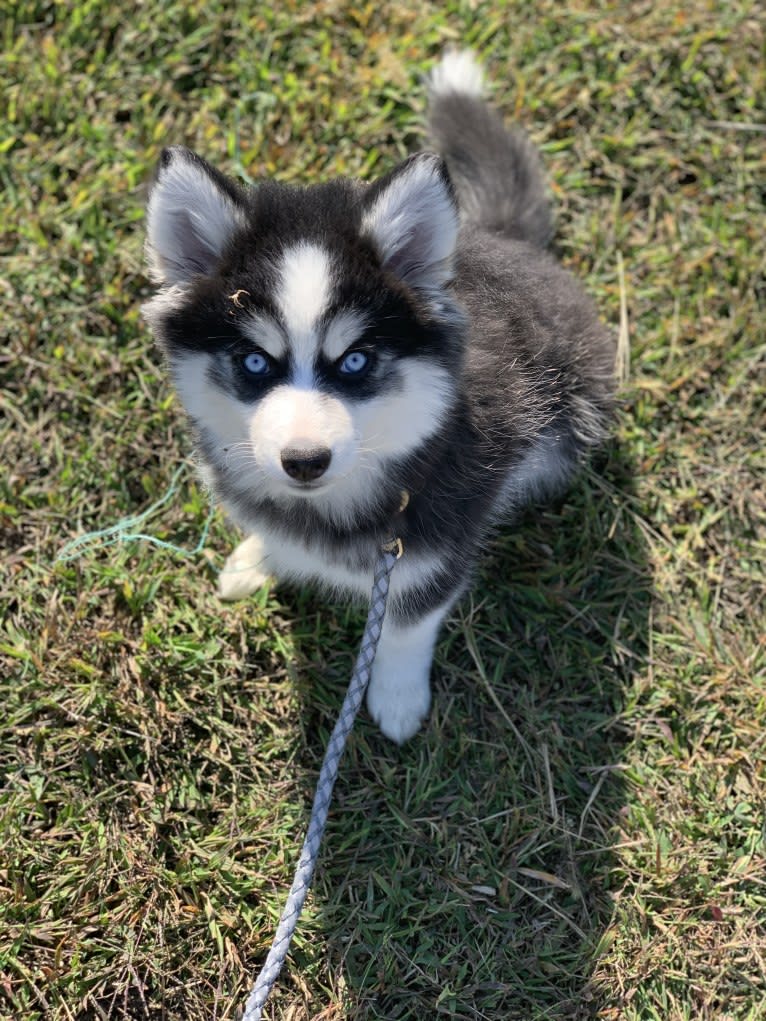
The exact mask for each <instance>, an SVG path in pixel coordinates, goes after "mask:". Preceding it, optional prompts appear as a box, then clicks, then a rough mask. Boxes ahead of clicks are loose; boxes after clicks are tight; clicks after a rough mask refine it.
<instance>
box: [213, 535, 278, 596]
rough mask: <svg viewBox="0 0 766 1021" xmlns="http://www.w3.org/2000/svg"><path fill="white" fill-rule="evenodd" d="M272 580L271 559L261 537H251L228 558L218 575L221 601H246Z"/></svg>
mask: <svg viewBox="0 0 766 1021" xmlns="http://www.w3.org/2000/svg"><path fill="white" fill-rule="evenodd" d="M270 579H271V573H270V569H269V558H268V555H267V553H266V550H265V549H264V544H263V540H262V539H261V537H260V536H259V535H249V536H248V537H247V538H246V539H245V540H244V542H241V543H240V544H239V546H237V548H236V549H235V550H234V552H233V553H231V554H230V555H229V556H228V557H227V558H226V563H225V564H224V565H223V570H222V571H221V573H220V574H219V575H218V595H219V597H220V598H221V599H224V600H227V601H228V600H232V599H244V597H245V596H249V595H252V594H253V592H256V591H257V590H258V589H259V588H261V587H262V586H263V585H265V584H266V583H267V582H268V581H269V580H270Z"/></svg>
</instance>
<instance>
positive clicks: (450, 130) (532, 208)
mask: <svg viewBox="0 0 766 1021" xmlns="http://www.w3.org/2000/svg"><path fill="white" fill-rule="evenodd" d="M428 87H429V103H428V127H429V133H430V136H431V139H432V141H433V143H434V145H435V147H436V149H437V150H438V151H439V152H440V153H441V154H442V155H443V156H444V159H445V160H446V162H447V168H448V170H449V173H450V177H451V178H452V182H453V184H454V186H455V191H456V192H457V197H458V203H459V205H460V212H461V215H462V217H463V219H464V220H465V221H467V222H468V223H473V224H475V225H476V226H478V227H481V228H483V229H484V230H488V231H492V232H494V233H497V234H503V235H505V236H506V237H509V238H517V239H520V240H522V241H531V242H532V243H533V244H535V245H538V246H540V247H544V246H545V245H547V243H548V241H549V240H550V238H551V235H552V233H553V222H552V217H551V211H550V206H549V204H548V200H547V198H546V196H545V187H544V181H543V173H542V168H541V166H540V160H539V158H538V155H537V151H536V149H535V148H534V147H533V145H532V143H531V142H530V141H529V139H528V138H527V136H526V135H525V134H524V133H523V132H522V131H521V130H519V129H514V130H511V131H508V130H507V129H506V128H505V126H504V125H503V122H502V121H501V119H500V117H499V115H498V114H497V113H496V112H495V110H493V109H492V108H491V107H490V106H489V105H488V104H487V103H486V102H485V100H484V98H483V95H484V75H483V72H482V69H481V67H480V65H479V64H478V63H477V61H476V59H475V57H474V55H473V54H472V53H471V52H470V51H468V50H464V51H462V52H448V53H446V54H445V56H444V57H443V58H442V60H441V61H440V62H439V64H437V65H436V67H435V68H434V70H433V71H432V72H431V75H430V77H429V80H428Z"/></svg>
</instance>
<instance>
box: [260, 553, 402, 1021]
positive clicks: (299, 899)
mask: <svg viewBox="0 0 766 1021" xmlns="http://www.w3.org/2000/svg"><path fill="white" fill-rule="evenodd" d="M401 555H402V545H401V542H400V541H399V540H398V539H397V540H395V541H394V542H393V543H388V544H386V545H385V546H384V547H383V549H382V551H381V554H380V558H379V559H378V563H377V565H376V567H375V578H374V581H373V584H372V594H371V596H370V610H369V613H368V614H367V624H366V625H365V628H364V634H363V635H362V642H361V645H360V647H359V654H358V656H357V658H356V665H355V666H354V672H353V674H352V675H351V683H350V684H349V686H348V691H347V692H346V697H345V699H344V700H343V705H342V707H341V710H340V716H339V717H338V722H337V723H336V724H335V728H334V730H333V732H332V735H331V736H330V742H329V744H328V745H327V751H326V752H325V756H324V761H323V762H322V768H321V770H320V772H319V780H318V782H317V789H316V794H315V795H314V804H313V806H312V808H311V819H310V820H309V828H308V833H307V834H306V839H305V841H304V842H303V850H302V851H301V856H300V860H299V861H298V868H297V869H296V871H295V879H294V880H293V885H292V886H291V887H290V893H289V894H288V895H287V903H286V904H285V907H284V911H283V912H282V917H281V918H280V919H279V925H278V926H277V931H276V934H275V936H274V942H273V943H272V945H271V950H269V954H268V957H267V958H266V963H265V964H264V965H263V967H262V968H261V972H260V974H259V975H258V978H257V979H256V980H255V985H254V986H253V990H252V992H251V993H250V996H249V997H248V1000H247V1003H246V1004H245V1013H244V1014H243V1016H242V1021H259V1018H260V1016H261V1010H262V1009H263V1005H264V1003H265V1002H266V998H267V997H268V995H269V993H270V992H271V989H272V986H273V985H274V983H275V982H276V980H277V976H278V975H279V972H280V970H281V968H282V965H283V964H284V963H285V958H286V957H287V951H288V949H289V947H290V941H291V940H292V938H293V933H294V932H295V927H296V925H297V924H298V917H299V916H300V913H301V909H302V908H303V902H304V901H305V900H306V894H307V893H308V889H309V886H310V885H311V877H312V876H313V874H314V866H315V865H316V861H317V856H318V854H319V845H320V843H321V841H322V834H323V833H324V828H325V823H326V822H327V814H328V812H329V810H330V798H331V797H332V789H333V787H334V786H335V779H336V777H337V775H338V765H339V764H340V758H341V755H343V749H344V748H345V747H346V738H347V737H348V735H349V734H350V733H351V728H352V727H353V726H354V720H355V719H356V714H357V713H358V712H359V707H360V706H361V704H362V699H363V698H364V693H365V691H366V690H367V685H368V684H369V681H370V672H371V670H372V664H373V662H374V660H375V653H376V651H377V648H378V642H379V641H380V635H381V631H382V629H383V618H384V616H385V613H386V600H387V599H388V586H389V583H390V580H391V571H392V570H393V568H394V564H395V563H396V561H397V560H398V559H399V557H400V556H401Z"/></svg>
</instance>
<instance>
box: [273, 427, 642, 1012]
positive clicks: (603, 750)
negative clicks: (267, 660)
mask: <svg viewBox="0 0 766 1021" xmlns="http://www.w3.org/2000/svg"><path fill="white" fill-rule="evenodd" d="M603 460H604V463H603V464H600V465H598V466H597V467H598V472H597V473H596V472H592V473H588V474H586V475H584V476H583V477H582V478H581V479H580V481H579V482H578V483H576V484H575V486H574V488H573V490H572V491H571V492H570V494H569V496H568V498H567V499H566V501H565V502H563V503H562V504H561V505H560V506H558V507H555V508H552V509H551V508H536V509H534V510H532V511H530V512H528V513H527V515H526V516H525V518H524V519H523V520H522V521H520V522H519V523H518V524H517V526H516V527H509V528H506V529H505V530H504V531H503V533H502V534H501V535H500V537H499V538H498V539H497V541H496V542H495V543H494V544H493V548H492V550H491V551H490V554H489V556H488V557H487V558H486V559H485V562H484V566H483V569H482V572H481V576H480V578H479V579H478V581H477V584H476V585H475V587H474V590H473V593H472V595H471V596H470V597H469V598H468V599H466V600H464V602H463V604H462V605H461V606H460V607H459V609H458V610H457V612H456V613H455V615H454V616H453V619H452V622H451V623H450V625H449V626H448V628H447V629H446V633H445V635H444V638H443V640H442V642H441V644H440V647H439V651H438V653H437V669H436V675H435V691H434V695H435V698H434V709H433V713H432V718H431V720H430V722H429V724H428V726H427V728H426V729H425V730H424V731H423V732H422V733H421V734H420V735H419V736H418V737H416V738H415V739H414V740H413V741H411V742H410V743H409V744H407V745H406V746H405V747H404V748H402V749H397V748H395V747H393V746H392V745H390V744H389V743H388V742H386V741H385V739H383V738H382V737H381V736H380V735H379V734H378V733H377V732H376V730H375V728H374V727H373V725H372V724H371V723H370V722H369V721H368V720H366V719H365V720H360V721H359V722H358V723H357V728H356V732H355V733H354V735H353V736H352V739H351V744H350V748H349V750H348V751H347V753H346V757H345V759H344V762H343V764H342V767H341V776H340V778H339V781H338V785H337V787H336V792H335V800H334V805H333V808H332V810H331V819H330V822H329V824H328V829H327V832H326V834H325V840H324V845H323V850H322V857H321V860H320V864H319V868H318V870H317V875H316V878H315V883H314V893H313V904H314V908H313V911H314V917H313V919H312V922H311V923H310V925H311V927H312V928H314V926H316V928H315V929H314V932H315V938H314V940H313V941H311V940H306V941H304V940H300V939H299V940H297V941H296V945H295V947H294V950H293V952H292V956H291V963H290V965H289V966H288V968H287V969H286V971H285V973H283V976H282V979H281V980H280V985H281V986H282V988H283V989H285V990H286V986H288V985H290V984H292V983H295V984H296V985H297V986H298V987H301V986H303V988H304V989H305V985H304V984H303V983H304V982H305V977H306V975H310V974H311V973H312V972H313V973H314V974H319V973H322V974H323V975H324V976H325V978H324V980H323V981H322V983H321V984H322V985H323V986H324V990H325V991H324V992H322V993H319V996H320V998H321V997H322V996H324V1005H326V1004H327V1002H328V999H330V998H331V999H332V1000H334V1001H335V1002H336V1003H338V1004H343V1007H342V1008H340V1009H342V1013H341V1014H333V1015H332V1016H342V1017H344V1018H359V1019H361V1018H385V1019H387V1021H393V1019H400V1018H402V1019H404V1018H416V1017H423V1016H426V1017H433V1016H445V1017H450V1018H460V1019H462V1018H465V1019H469V1018H471V1019H473V1018H492V1019H498V1021H499V1019H520V1021H521V1019H524V1021H532V1019H538V1018H551V1019H552V1018H555V1019H565V1018H566V1019H575V1018H578V1019H579V1018H587V1017H592V1016H594V1015H595V1014H596V1013H597V1012H598V1011H599V1009H600V1008H601V1007H605V1006H606V1005H607V1003H608V999H609V991H608V990H604V989H601V988H599V987H598V985H597V983H595V982H594V981H593V980H592V974H593V969H594V965H595V962H596V960H597V958H598V954H599V949H600V948H601V947H602V946H604V945H605V944H606V942H607V940H608V937H607V931H608V927H609V923H610V917H611V913H612V907H611V900H610V894H611V893H612V891H613V890H614V889H615V888H616V886H617V885H618V883H619V877H618V875H617V872H616V869H615V865H616V862H615V860H614V856H613V853H612V850H611V849H612V848H613V847H614V844H615V843H617V842H619V839H620V836H619V826H620V818H621V809H622V807H623V783H622V777H621V757H622V756H621V749H622V747H623V745H624V742H625V739H626V735H625V734H624V733H623V732H622V731H621V728H620V710H621V707H622V706H623V704H624V702H625V699H626V698H629V697H630V694H629V693H630V689H631V687H632V685H633V673H634V670H635V669H636V667H637V665H639V664H641V663H642V662H643V660H644V658H645V653H646V648H647V640H646V635H647V626H648V614H649V605H650V598H651V583H650V574H649V568H648V564H647V557H646V553H645V547H644V540H643V537H642V534H641V532H640V529H639V528H638V526H637V524H636V520H635V516H634V514H633V513H632V511H631V466H630V465H629V464H628V462H627V461H626V459H625V455H624V453H623V451H622V450H621V449H620V447H619V446H618V445H617V443H614V444H613V445H612V447H611V449H609V450H608V451H607V452H606V454H605V456H604V459H603ZM295 607H296V614H297V615H298V617H302V619H303V621H304V622H306V623H307V622H308V621H309V620H310V619H311V618H312V617H313V614H314V613H315V612H316V613H320V612H321V609H320V605H319V603H315V602H314V600H311V599H306V598H305V597H300V596H299V597H296V603H295ZM325 612H326V609H325ZM338 620H339V621H341V630H345V628H346V627H348V633H347V635H346V638H347V643H348V645H352V644H353V643H354V642H355V640H356V637H358V629H359V626H360V625H359V622H358V619H357V618H355V617H350V618H349V617H346V618H345V623H342V622H343V617H342V615H341V616H339V618H338ZM301 644H303V643H302V642H301ZM339 644H340V643H339ZM343 644H345V643H343ZM305 651H306V654H307V656H308V657H312V652H311V650H309V649H308V648H306V650H305ZM327 655H328V660H327V661H326V663H325V664H324V667H323V670H322V671H321V675H320V672H318V671H316V672H313V671H312V669H311V668H309V669H308V671H307V674H308V676H307V679H306V683H305V687H304V685H301V688H302V697H303V700H304V701H305V705H304V719H305V721H306V726H307V731H306V733H307V734H308V735H309V745H311V746H313V747H311V748H310V750H308V749H307V755H308V756H309V757H310V761H306V762H305V765H306V767H307V769H308V771H309V772H308V775H309V776H311V775H315V772H316V770H317V769H318V765H319V762H320V760H321V755H322V754H323V749H324V746H325V743H326V737H327V734H328V733H329V730H330V728H331V727H332V725H333V723H334V718H335V713H336V712H337V706H338V705H339V704H340V698H341V694H340V692H341V690H342V686H343V685H344V684H345V683H346V678H347V676H348V671H349V668H350V656H349V650H348V647H346V649H345V650H343V651H335V650H334V651H329V652H328V654H327ZM320 934H321V940H322V943H323V944H324V946H317V944H316V935H320ZM328 974H329V982H330V984H331V986H332V987H333V989H332V993H330V995H329V996H328V992H327V991H326V990H327V981H328V979H327V976H328ZM296 991H297V990H296ZM308 1002H310V1004H311V1008H310V1013H309V1016H312V1017H313V1016H317V1017H318V1016H322V1017H324V1016H325V1015H324V1014H321V1004H320V1003H319V1002H318V1001H317V1000H315V999H314V997H313V996H311V997H310V998H309V1001H308ZM328 1016H329V1015H328Z"/></svg>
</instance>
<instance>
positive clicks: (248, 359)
mask: <svg viewBox="0 0 766 1021" xmlns="http://www.w3.org/2000/svg"><path fill="white" fill-rule="evenodd" d="M242 365H243V367H244V369H245V372H249V373H250V375H251V376H265V375H266V373H267V372H268V371H269V362H268V359H267V358H266V357H265V356H264V355H262V354H261V352H260V351H251V352H250V354H249V355H245V357H244V358H243V359H242Z"/></svg>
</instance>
